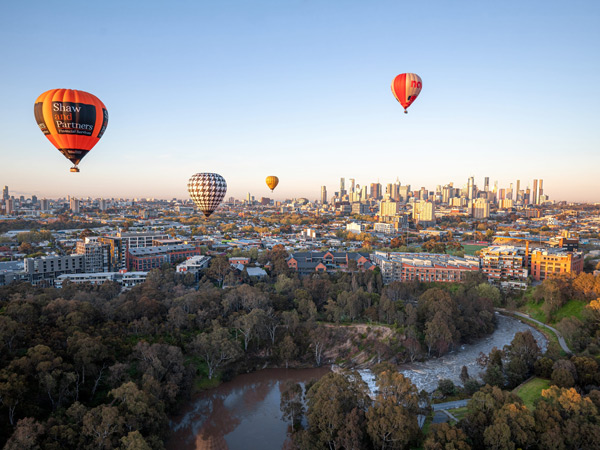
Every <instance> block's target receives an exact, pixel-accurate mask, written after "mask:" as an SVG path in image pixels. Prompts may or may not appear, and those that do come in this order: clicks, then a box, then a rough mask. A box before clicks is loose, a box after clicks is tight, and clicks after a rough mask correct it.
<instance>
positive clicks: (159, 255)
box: [127, 244, 202, 272]
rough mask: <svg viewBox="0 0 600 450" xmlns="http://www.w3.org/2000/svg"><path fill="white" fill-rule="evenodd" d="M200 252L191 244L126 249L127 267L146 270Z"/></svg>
mask: <svg viewBox="0 0 600 450" xmlns="http://www.w3.org/2000/svg"><path fill="white" fill-rule="evenodd" d="M201 253H202V250H201V249H200V248H199V247H196V246H195V245H193V244H182V245H161V246H156V247H139V248H132V249H129V251H128V258H127V266H128V267H127V269H128V270H132V271H141V272H148V271H150V270H152V269H158V268H159V267H160V266H161V265H162V264H164V263H171V264H172V263H174V262H177V261H179V260H182V259H186V258H190V257H192V256H196V255H200V254H201Z"/></svg>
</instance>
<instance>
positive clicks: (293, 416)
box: [279, 381, 304, 428]
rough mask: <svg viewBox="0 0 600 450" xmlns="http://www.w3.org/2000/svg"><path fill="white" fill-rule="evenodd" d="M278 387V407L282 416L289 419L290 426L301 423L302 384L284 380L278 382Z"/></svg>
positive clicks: (302, 412) (302, 404)
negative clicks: (279, 395)
mask: <svg viewBox="0 0 600 450" xmlns="http://www.w3.org/2000/svg"><path fill="white" fill-rule="evenodd" d="M279 389H280V390H281V400H280V405H279V409H281V414H282V418H283V420H287V421H289V422H290V425H291V426H292V428H295V427H297V426H298V425H299V424H300V423H301V421H302V417H303V415H304V402H303V399H302V386H300V384H298V383H293V382H291V381H286V382H283V383H280V387H279Z"/></svg>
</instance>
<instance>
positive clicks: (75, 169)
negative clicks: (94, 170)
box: [71, 166, 79, 173]
mask: <svg viewBox="0 0 600 450" xmlns="http://www.w3.org/2000/svg"><path fill="white" fill-rule="evenodd" d="M71 172H75V173H79V167H77V166H73V167H71Z"/></svg>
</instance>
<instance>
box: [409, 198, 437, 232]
mask: <svg viewBox="0 0 600 450" xmlns="http://www.w3.org/2000/svg"><path fill="white" fill-rule="evenodd" d="M413 222H414V223H415V224H417V225H421V226H424V227H427V226H433V225H435V205H434V203H433V202H430V201H423V200H420V201H419V202H415V203H413Z"/></svg>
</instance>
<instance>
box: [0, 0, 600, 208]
mask: <svg viewBox="0 0 600 450" xmlns="http://www.w3.org/2000/svg"><path fill="white" fill-rule="evenodd" d="M42 5H43V4H42V3H41V2H35V1H34V2H28V3H19V2H13V3H8V4H6V5H3V7H2V11H3V14H2V15H1V16H0V38H2V40H3V42H5V43H10V45H8V44H7V45H6V46H5V47H4V48H3V50H2V56H3V62H4V63H5V64H3V72H2V74H1V75H0V77H1V79H2V81H3V83H2V85H1V86H2V87H1V88H0V89H1V91H0V92H1V94H0V95H1V96H0V98H1V99H2V103H3V105H4V108H0V149H1V151H2V164H1V165H0V185H2V186H3V185H8V186H9V188H10V189H11V192H23V193H31V194H35V195H38V197H48V198H52V197H61V196H67V195H72V196H76V197H87V196H91V197H128V198H134V197H144V198H152V197H155V198H173V197H177V198H188V195H187V187H186V186H187V180H188V178H189V177H190V176H191V175H192V174H194V173H196V172H216V173H219V174H221V175H222V176H223V177H225V179H226V180H227V183H228V192H227V196H226V197H230V196H233V197H236V198H245V197H246V194H247V192H250V193H251V194H252V195H254V196H255V197H256V198H260V197H271V198H274V199H277V200H281V199H285V198H294V197H306V198H308V199H310V200H314V199H317V198H319V197H320V187H321V185H326V186H327V190H328V196H329V197H331V196H332V195H333V193H334V192H335V191H336V190H338V186H339V179H340V177H345V178H346V180H348V179H349V178H355V179H356V181H357V183H358V184H361V185H363V184H367V185H368V184H370V183H372V182H376V181H377V180H378V179H379V180H380V182H381V183H382V184H385V183H389V182H394V181H395V180H396V178H397V177H398V178H399V179H400V181H401V182H402V184H410V185H411V187H412V188H413V189H419V188H420V187H421V186H425V187H426V188H427V189H428V190H434V189H435V186H436V185H438V184H441V185H444V184H446V183H448V182H454V184H455V186H457V187H461V186H462V185H463V184H466V182H467V178H468V177H469V176H475V182H476V184H478V185H479V187H482V186H483V178H484V177H486V176H487V177H489V178H490V185H491V186H493V182H494V180H496V179H497V180H499V187H505V188H508V186H509V183H511V182H512V183H516V180H517V179H520V180H521V186H522V189H524V188H526V187H527V185H529V186H530V187H532V180H533V179H543V180H544V193H546V194H548V195H549V196H550V199H551V200H557V201H560V200H566V201H578V202H600V189H598V188H599V187H600V185H599V183H598V181H597V167H600V152H598V148H600V135H599V132H598V123H600V107H599V106H598V105H599V104H600V101H599V100H600V83H598V81H597V80H598V73H599V72H600V71H599V70H598V66H599V64H600V62H599V61H598V58H595V57H594V56H595V55H596V54H597V48H596V43H597V42H599V41H600V28H598V27H597V22H598V19H599V18H600V3H597V2H592V1H580V2H576V3H575V4H570V6H569V8H565V6H564V3H562V2H558V1H550V2H543V3H536V4H524V3H522V2H516V1H509V2H502V3H481V2H476V1H462V2H456V3H448V2H444V1H433V2H430V3H428V4H427V8H426V9H424V5H422V4H420V3H416V2H405V3H404V2H395V1H382V2H378V3H376V4H369V5H365V4H364V3H363V2H353V1H351V2H335V1H334V2H328V3H327V4H323V3H322V2H317V1H311V0H304V1H300V0H298V1H292V2H286V3H281V2H276V1H258V2H254V3H252V4H246V3H243V2H238V1H230V2H222V3H221V2H220V3H214V4H213V3H210V4H209V3H197V2H191V1H190V2H188V1H181V2H177V3H176V4H173V5H166V4H164V3H162V2H158V1H148V2H144V3H143V4H142V3H137V2H131V3H128V4H122V3H121V2H116V1H114V0H111V1H107V2H103V3H102V4H81V3H80V2H75V1H72V0H69V1H65V2H62V3H61V5H60V7H58V6H57V7H53V8H47V7H42ZM142 5H143V7H142ZM82 19H85V20H82ZM57 24H61V27H58V28H57ZM81 24H85V26H83V27H82V26H81ZM67 35H68V36H69V37H70V38H76V39H75V41H73V42H74V43H69V44H68V45H67V44H66V41H65V44H64V45H61V44H59V43H57V42H60V39H59V38H61V37H63V36H65V37H66V36H67ZM54 38H56V42H54V40H53V39H54ZM70 41H72V39H70ZM402 72H415V73H418V74H419V75H420V76H421V78H422V79H423V90H422V92H421V94H420V96H419V98H418V99H417V100H416V101H415V103H414V104H413V105H412V106H411V107H410V109H409V113H408V114H407V115H405V114H403V110H402V107H401V106H400V105H399V104H398V103H397V102H396V100H395V99H394V97H393V95H392V93H391V91H390V83H391V81H392V79H393V78H394V77H395V76H396V75H398V74H399V73H402ZM59 87H67V88H72V89H81V90H85V91H88V92H91V93H93V94H94V95H96V96H98V97H99V98H100V99H101V100H102V101H103V102H104V104H105V105H106V106H107V109H108V111H109V115H110V120H109V124H108V128H107V130H106V133H105V134H104V136H103V138H102V139H101V140H100V142H99V143H98V144H97V145H96V147H95V148H94V149H93V150H92V151H91V152H90V154H89V155H88V156H86V158H85V159H84V160H83V161H82V162H81V164H80V168H81V173H79V174H72V173H70V172H69V167H70V163H69V161H67V160H66V159H65V158H64V157H63V156H62V155H61V154H60V153H59V152H58V151H57V150H56V149H55V148H54V147H53V146H52V144H51V143H50V142H49V141H48V140H47V139H46V138H45V137H44V135H43V134H42V133H41V132H40V130H39V129H38V127H37V124H36V123H35V120H34V116H33V103H34V101H35V99H36V98H37V97H38V96H39V95H40V94H41V93H42V92H45V91H46V90H48V89H53V88H59ZM267 175H277V176H278V177H279V178H280V184H279V186H278V187H277V189H276V190H275V192H274V193H273V194H271V192H270V190H269V189H268V188H267V186H266V185H265V182H264V179H265V177H266V176H267Z"/></svg>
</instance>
